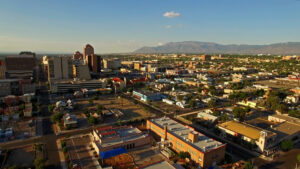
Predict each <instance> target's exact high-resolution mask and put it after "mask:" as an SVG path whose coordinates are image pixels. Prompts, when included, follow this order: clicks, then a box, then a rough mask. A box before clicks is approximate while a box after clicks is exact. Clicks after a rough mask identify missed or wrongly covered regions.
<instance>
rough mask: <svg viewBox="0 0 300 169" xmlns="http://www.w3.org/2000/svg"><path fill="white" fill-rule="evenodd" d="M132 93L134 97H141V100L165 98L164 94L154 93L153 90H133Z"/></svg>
mask: <svg viewBox="0 0 300 169" xmlns="http://www.w3.org/2000/svg"><path fill="white" fill-rule="evenodd" d="M132 95H133V96H134V97H137V98H139V99H141V100H142V101H145V102H147V101H150V102H151V101H160V100H162V99H165V98H166V96H165V95H163V94H161V93H155V92H150V91H149V92H145V91H143V92H142V91H133V92H132Z"/></svg>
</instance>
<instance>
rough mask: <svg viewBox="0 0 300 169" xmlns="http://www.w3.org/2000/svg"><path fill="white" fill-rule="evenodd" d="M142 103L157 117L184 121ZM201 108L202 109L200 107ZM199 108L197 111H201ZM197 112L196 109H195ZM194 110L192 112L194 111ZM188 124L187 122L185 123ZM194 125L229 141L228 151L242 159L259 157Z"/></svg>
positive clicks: (212, 136)
mask: <svg viewBox="0 0 300 169" xmlns="http://www.w3.org/2000/svg"><path fill="white" fill-rule="evenodd" d="M125 97H126V98H128V99H130V100H134V99H133V98H132V97H129V96H125ZM140 103H141V104H143V105H144V106H147V107H148V108H149V109H150V110H151V112H152V113H155V114H156V116H157V117H162V116H167V117H169V118H171V119H173V120H175V121H177V122H179V123H184V122H182V121H179V120H178V119H176V118H174V115H170V114H165V113H164V112H163V111H158V110H157V109H156V108H153V107H152V106H150V105H148V104H146V103H143V102H140ZM203 109H207V108H203ZM199 110H201V109H199ZM199 110H197V111H199ZM194 112H195V111H194ZM194 112H192V113H194ZM184 124H186V123H184ZM187 125H189V124H187ZM192 127H194V128H195V130H197V131H198V132H200V133H203V134H204V135H206V136H208V137H211V138H213V139H215V140H217V141H220V142H223V143H227V145H226V151H227V152H228V153H230V154H233V155H234V156H237V157H240V158H241V159H243V160H248V159H251V158H254V157H257V155H254V154H255V153H252V152H250V151H247V150H245V149H243V148H241V147H240V146H238V145H235V144H233V143H231V142H229V141H227V140H224V139H220V138H219V137H216V136H215V135H214V134H212V133H210V132H209V131H207V130H203V129H200V128H199V127H197V126H193V125H192Z"/></svg>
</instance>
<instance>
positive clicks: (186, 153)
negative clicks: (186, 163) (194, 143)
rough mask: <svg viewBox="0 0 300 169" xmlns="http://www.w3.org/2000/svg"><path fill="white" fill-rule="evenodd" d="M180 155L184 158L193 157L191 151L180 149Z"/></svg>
mask: <svg viewBox="0 0 300 169" xmlns="http://www.w3.org/2000/svg"><path fill="white" fill-rule="evenodd" d="M178 156H179V157H180V158H182V159H184V158H190V157H191V155H190V153H189V152H184V151H180V152H179V154H178Z"/></svg>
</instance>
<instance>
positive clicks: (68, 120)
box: [63, 113, 78, 128]
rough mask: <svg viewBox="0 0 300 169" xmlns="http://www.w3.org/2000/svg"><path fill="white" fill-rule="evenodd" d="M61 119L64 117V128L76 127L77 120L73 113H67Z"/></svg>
mask: <svg viewBox="0 0 300 169" xmlns="http://www.w3.org/2000/svg"><path fill="white" fill-rule="evenodd" d="M63 119H64V126H65V127H66V128H75V127H77V123H78V121H77V118H76V116H75V115H73V114H69V113H67V114H65V115H64V116H63Z"/></svg>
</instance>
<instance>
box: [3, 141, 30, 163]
mask: <svg viewBox="0 0 300 169" xmlns="http://www.w3.org/2000/svg"><path fill="white" fill-rule="evenodd" d="M33 161H34V149H33V146H26V147H24V148H20V149H14V150H12V151H11V152H10V153H9V156H8V159H7V162H6V164H5V166H6V167H9V166H13V165H17V166H19V167H26V168H27V167H32V166H33Z"/></svg>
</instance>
